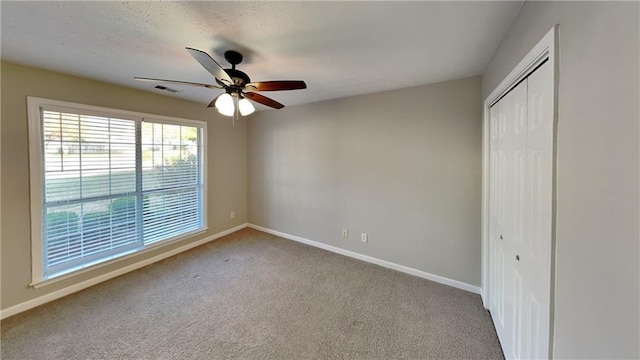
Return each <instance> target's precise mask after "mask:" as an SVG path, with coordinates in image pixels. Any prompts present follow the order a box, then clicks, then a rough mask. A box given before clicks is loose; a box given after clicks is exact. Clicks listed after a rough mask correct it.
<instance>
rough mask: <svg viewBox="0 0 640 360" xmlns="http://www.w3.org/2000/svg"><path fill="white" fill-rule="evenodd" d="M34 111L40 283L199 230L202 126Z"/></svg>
mask: <svg viewBox="0 0 640 360" xmlns="http://www.w3.org/2000/svg"><path fill="white" fill-rule="evenodd" d="M39 113H40V122H39V125H40V129H39V130H40V131H39V134H40V141H41V149H42V151H41V154H40V155H41V170H42V171H41V172H42V174H41V175H42V176H41V185H42V196H41V209H42V211H41V214H42V215H41V216H42V222H41V224H42V237H41V238H42V244H41V245H42V246H41V248H42V254H41V256H42V266H41V271H42V276H43V277H44V278H48V277H51V276H56V275H57V274H60V273H67V272H69V271H73V270H74V269H78V268H83V267H87V266H89V265H92V264H95V263H98V262H102V261H105V260H109V259H111V258H114V257H117V256H120V255H124V254H128V253H131V252H134V251H138V250H142V249H144V248H146V246H147V245H149V244H152V243H157V242H161V241H165V240H168V239H173V238H176V237H178V236H182V235H185V234H188V233H192V232H194V231H198V230H202V229H203V228H204V206H203V190H204V187H203V183H204V182H203V166H204V164H203V144H202V138H203V127H202V126H199V125H198V124H197V123H195V122H188V123H185V122H180V121H176V122H175V123H172V122H171V121H167V120H166V119H163V120H154V119H151V118H146V117H137V116H122V115H121V114H118V115H111V114H108V113H105V114H103V113H94V112H91V111H84V110H83V109H73V108H69V109H68V108H60V107H56V106H46V105H41V106H40V107H39ZM32 139H33V137H32ZM32 183H33V182H32Z"/></svg>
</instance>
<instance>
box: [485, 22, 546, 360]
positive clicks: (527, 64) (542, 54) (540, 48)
mask: <svg viewBox="0 0 640 360" xmlns="http://www.w3.org/2000/svg"><path fill="white" fill-rule="evenodd" d="M557 40H558V25H555V26H554V27H552V28H551V30H549V31H548V32H547V34H546V35H545V36H544V37H543V38H542V39H541V40H540V41H539V42H538V43H537V44H536V45H535V46H534V47H533V48H532V49H531V50H530V51H529V53H528V54H527V55H526V56H525V57H524V58H523V59H522V60H521V61H520V62H519V63H518V64H517V65H516V66H515V68H514V69H513V70H512V71H511V72H510V73H509V75H507V77H505V78H504V80H502V82H501V83H500V84H499V85H498V86H497V87H496V88H495V89H494V90H493V91H492V92H491V94H490V95H489V96H488V97H487V98H486V99H485V100H484V103H483V118H482V220H481V221H482V284H481V289H480V296H481V297H482V303H483V305H484V307H485V308H486V309H489V304H490V303H491V298H490V297H491V290H490V288H489V286H490V282H489V272H490V268H489V264H490V258H489V256H490V254H489V241H490V240H489V220H490V218H489V216H490V213H489V180H490V179H489V163H490V161H489V160H490V155H491V154H490V153H489V143H490V134H489V130H490V127H489V124H490V119H491V118H490V108H491V106H492V105H493V104H495V103H496V102H498V101H499V100H500V99H501V98H502V97H503V96H504V95H506V94H507V93H508V92H509V91H510V90H511V89H512V88H514V87H515V86H516V85H518V84H519V83H520V82H521V81H523V80H524V79H525V78H526V77H527V76H528V75H529V74H531V73H532V72H533V71H534V70H535V69H536V68H537V67H538V66H540V65H541V64H542V63H543V62H545V61H547V62H549V65H550V67H551V71H550V72H549V73H550V77H551V79H549V81H551V82H553V87H552V89H553V90H552V91H553V93H552V95H551V99H552V102H553V104H552V107H553V124H554V130H553V174H552V179H553V180H552V181H553V184H552V220H551V222H552V223H551V234H552V238H551V249H545V251H549V252H550V255H551V258H550V259H551V261H550V266H551V269H550V274H551V278H550V281H549V289H550V294H551V296H550V299H549V308H548V309H544V310H545V311H548V313H549V329H545V331H544V333H546V334H547V335H548V339H549V341H548V344H549V348H548V349H547V350H548V354H549V358H551V350H552V349H553V323H554V319H553V306H554V286H555V284H554V279H555V248H556V205H555V204H556V174H557V161H556V159H557V156H556V149H557V124H558V106H557V104H558V101H557V98H558V51H557V44H558V41H557Z"/></svg>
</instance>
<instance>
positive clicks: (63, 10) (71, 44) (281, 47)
mask: <svg viewBox="0 0 640 360" xmlns="http://www.w3.org/2000/svg"><path fill="white" fill-rule="evenodd" d="M521 5H522V1H516V2H509V1H497V2H482V1H476V2H207V1H202V2H114V1H109V2H8V1H2V2H0V7H1V8H0V11H1V16H2V19H1V20H2V22H1V27H2V28H1V30H2V42H1V46H2V48H1V50H2V52H1V56H2V59H3V60H7V61H11V62H16V63H21V64H25V65H30V66H35V67H41V68H45V69H51V70H55V71H59V72H63V73H68V74H73V75H78V76H82V77H87V78H92V79H98V80H103V81H107V82H111V83H116V84H120V85H124V86H129V87H133V88H138V89H143V90H147V91H153V92H156V93H160V94H166V95H168V96H176V97H180V98H185V99H190V100H193V101H197V102H200V103H203V104H206V103H208V102H209V101H210V100H211V99H212V98H213V97H214V96H216V95H217V94H218V93H219V92H220V91H219V90H209V89H205V88H197V87H187V86H177V85H171V86H170V87H172V88H175V89H177V90H180V92H178V93H176V94H169V93H166V92H162V91H159V90H155V89H152V86H153V85H155V84H152V83H144V82H138V81H135V80H133V77H134V76H142V77H154V78H164V79H173V80H183V81H192V82H204V83H211V84H213V83H215V82H214V80H213V77H212V76H211V75H210V74H209V73H208V72H207V71H206V70H204V68H202V67H201V66H200V65H199V64H198V63H197V62H196V61H195V60H194V59H193V58H192V57H191V56H190V55H189V53H188V52H187V51H186V50H185V49H184V48H185V46H189V47H193V48H197V49H201V50H204V51H206V52H208V53H209V54H211V55H212V56H213V57H214V58H215V59H216V60H217V61H218V62H219V63H220V64H222V65H223V66H225V67H226V66H227V65H228V64H227V63H226V62H225V60H224V57H223V56H222V54H223V53H224V51H225V50H228V49H238V50H240V51H241V52H243V54H244V55H245V62H243V63H242V64H240V65H239V66H238V68H239V69H240V70H242V71H244V72H246V73H247V74H248V75H249V76H250V77H251V80H253V81H261V80H285V79H292V80H305V81H306V82H307V85H308V89H306V90H296V91H285V92H270V93H268V94H267V93H265V95H268V96H270V97H273V98H274V99H275V100H278V101H280V102H282V103H284V104H285V105H295V104H302V103H310V102H316V101H321V100H326V99H334V98H340V97H345V96H350V95H358V94H365V93H372V92H378V91H383V90H389V89H396V88H402V87H408V86H414V85H421V84H427V83H433V82H438V81H445V80H452V79H458V78H462V77H467V76H472V75H479V74H481V73H482V72H483V71H484V69H485V67H486V65H487V64H488V62H489V60H490V58H491V55H492V54H493V53H494V51H495V50H496V48H497V47H498V45H499V44H500V41H501V40H502V38H503V37H504V35H505V33H506V32H507V31H508V29H509V26H510V25H511V23H512V21H513V20H514V18H515V17H516V15H517V13H518V10H519V9H520V6H521Z"/></svg>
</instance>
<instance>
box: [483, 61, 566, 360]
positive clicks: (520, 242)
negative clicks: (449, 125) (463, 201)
mask: <svg viewBox="0 0 640 360" xmlns="http://www.w3.org/2000/svg"><path fill="white" fill-rule="evenodd" d="M549 71H550V68H549V65H548V64H543V65H542V66H541V67H540V68H538V69H537V70H536V71H535V72H533V73H532V74H531V75H529V77H528V78H527V79H525V80H524V81H522V82H521V83H520V84H519V85H518V86H516V87H515V88H514V89H512V90H511V91H510V92H509V93H508V94H507V95H506V96H504V97H503V98H502V99H501V100H500V101H499V102H498V103H496V104H495V105H494V106H493V107H492V108H491V111H490V131H491V137H490V139H491V140H490V141H491V143H490V156H491V157H490V199H489V208H490V225H489V226H490V244H489V246H490V291H491V296H490V298H491V300H490V303H489V309H490V311H491V315H492V318H493V320H494V323H495V326H496V331H497V333H498V337H499V338H500V342H501V344H502V347H503V350H504V352H505V356H506V357H507V359H541V358H546V357H548V341H549V339H548V334H549V301H550V299H549V298H550V269H551V266H550V258H551V256H550V254H551V235H552V234H551V219H552V184H553V183H552V179H553V178H552V176H553V173H552V169H553V168H552V167H553V113H552V111H553V110H552V102H551V100H552V99H551V98H550V97H551V95H552V83H551V82H549V81H548V79H549V73H548V72H549Z"/></svg>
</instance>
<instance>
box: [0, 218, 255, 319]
mask: <svg viewBox="0 0 640 360" xmlns="http://www.w3.org/2000/svg"><path fill="white" fill-rule="evenodd" d="M247 226H248V224H246V223H245V224H242V225H238V226H236V227H232V228H231V229H228V230H225V231H222V232H219V233H217V234H214V235H211V236H208V237H206V238H204V239H200V240H197V241H194V242H192V243H189V244H186V245H183V246H181V247H179V248H176V249H173V250H171V251H167V252H164V253H162V254H159V255H156V256H154V257H151V258H148V259H145V260H142V261H140V262H137V263H135V264H131V265H128V266H125V267H123V268H120V269H117V270H114V271H112V272H109V273H106V274H102V275H99V276H96V277H94V278H91V279H89V280H85V281H83V282H79V283H77V284H73V285H71V286H68V287H66V288H63V289H60V290H56V291H53V292H50V293H48V294H46V295H42V296H40V297H37V298H35V299H31V300H28V301H25V302H23V303H20V304H17V305H14V306H11V307H8V308H6V309H4V310H1V311H0V319H5V318H7V317H9V316H13V315H15V314H18V313H21V312H23V311H27V310H29V309H32V308H34V307H36V306H39V305H42V304H45V303H48V302H50V301H53V300H56V299H59V298H61V297H63V296H67V295H69V294H73V293H74V292H78V291H80V290H83V289H86V288H88V287H90V286H93V285H96V284H99V283H101V282H103V281H107V280H109V279H113V278H114V277H116V276H120V275H122V274H126V273H128V272H131V271H133V270H137V269H140V268H142V267H145V266H147V265H149V264H153V263H155V262H158V261H160V260H164V259H166V258H168V257H171V256H173V255H176V254H179V253H181V252H184V251H187V250H189V249H192V248H194V247H196V246H200V245H203V244H206V243H208V242H210V241H213V240H216V239H218V238H221V237H223V236H225V235H228V234H231V233H233V232H236V231H238V230H242V229H244V228H246V227H247Z"/></svg>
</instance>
